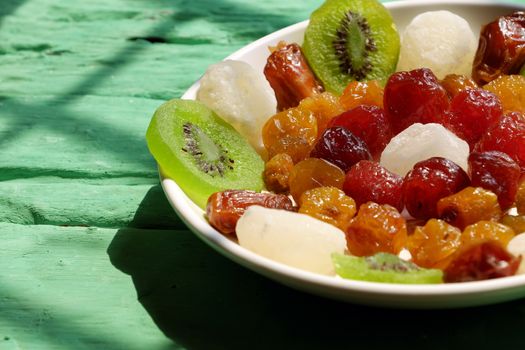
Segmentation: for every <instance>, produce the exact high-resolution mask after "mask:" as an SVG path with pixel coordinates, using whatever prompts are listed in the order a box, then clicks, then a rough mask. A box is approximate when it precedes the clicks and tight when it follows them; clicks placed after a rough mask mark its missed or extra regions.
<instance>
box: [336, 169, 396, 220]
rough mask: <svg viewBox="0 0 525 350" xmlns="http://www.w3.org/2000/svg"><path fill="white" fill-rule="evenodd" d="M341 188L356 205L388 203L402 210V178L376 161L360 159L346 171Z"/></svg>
mask: <svg viewBox="0 0 525 350" xmlns="http://www.w3.org/2000/svg"><path fill="white" fill-rule="evenodd" d="M343 190H344V191H345V193H346V194H347V195H349V196H350V197H352V198H353V199H354V200H355V201H356V203H357V205H358V206H360V205H361V204H364V203H366V202H375V203H378V204H389V205H391V206H393V207H394V208H396V209H397V210H399V211H402V210H403V207H404V205H403V178H402V177H401V176H399V175H397V174H394V173H392V172H390V171H388V170H387V169H385V168H384V167H382V166H381V165H379V163H376V162H372V161H369V160H362V161H360V162H359V163H357V164H356V165H354V166H353V167H351V168H350V170H349V171H348V172H347V173H346V177H345V182H344V184H343Z"/></svg>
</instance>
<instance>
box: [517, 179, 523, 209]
mask: <svg viewBox="0 0 525 350" xmlns="http://www.w3.org/2000/svg"><path fill="white" fill-rule="evenodd" d="M516 209H517V210H518V213H519V214H520V215H525V181H522V182H521V183H520V185H519V187H518V192H517V193H516Z"/></svg>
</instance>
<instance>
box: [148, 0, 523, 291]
mask: <svg viewBox="0 0 525 350" xmlns="http://www.w3.org/2000/svg"><path fill="white" fill-rule="evenodd" d="M438 17H439V21H432V20H425V19H428V18H434V19H435V18H438ZM443 21H445V22H446V21H448V22H449V25H443ZM310 23H311V24H310V25H309V26H308V28H307V30H306V33H305V43H304V46H303V47H300V46H299V45H298V44H296V43H292V44H286V43H278V44H276V46H275V47H273V48H271V50H272V52H271V54H270V56H269V57H268V60H267V64H266V66H265V68H264V76H265V77H266V80H267V82H266V81H264V79H251V78H246V77H247V76H253V75H254V74H261V73H262V72H259V73H257V72H252V71H250V70H249V68H247V67H246V66H244V65H245V64H244V63H241V62H235V63H233V62H231V61H230V62H229V61H225V62H223V63H220V64H218V65H215V66H213V67H211V68H210V69H209V70H208V72H207V73H206V74H205V76H204V78H203V83H204V84H203V85H204V87H203V88H201V91H200V92H199V99H200V100H201V101H202V102H204V104H206V106H208V108H210V109H212V110H214V111H216V112H217V113H218V114H219V115H220V116H221V117H222V116H223V115H226V117H224V118H225V119H226V120H228V121H230V122H231V123H232V125H233V127H234V128H235V129H236V130H237V131H238V132H239V133H240V134H241V135H243V136H244V137H245V138H246V139H247V140H248V141H249V142H250V144H251V145H252V146H253V148H254V149H255V150H257V152H258V153H259V155H260V156H261V157H262V158H263V159H265V162H264V171H263V170H262V169H260V165H259V163H258V161H256V160H254V157H253V155H254V154H253V153H254V151H253V149H252V148H251V147H250V146H248V144H244V145H242V144H240V143H239V142H237V141H235V142H233V141H231V140H230V139H232V140H235V139H236V138H235V137H233V136H231V133H232V132H233V130H228V133H229V134H228V135H226V134H221V133H220V132H219V131H216V130H215V127H214V125H213V124H212V119H213V118H211V117H208V118H207V119H206V121H205V122H199V123H197V121H196V120H195V121H194V119H190V118H189V117H188V118H187V119H188V120H186V121H185V122H184V121H183V122H177V123H178V124H177V125H179V124H180V125H183V130H182V132H181V135H182V136H181V137H179V138H180V140H179V141H177V142H178V143H177V144H176V145H175V146H174V147H171V148H170V151H173V152H175V151H176V149H177V148H179V149H181V150H182V151H183V152H182V153H184V156H185V157H186V158H184V159H183V160H182V161H179V163H177V164H176V165H175V166H174V165H173V164H172V162H170V161H169V160H164V158H162V157H158V156H157V155H156V151H155V149H154V147H152V145H154V146H155V145H157V148H159V149H161V150H163V149H165V148H166V147H165V146H162V147H161V146H158V144H159V142H158V138H157V136H156V135H154V134H155V133H157V134H159V133H160V134H161V136H162V135H164V136H162V137H164V138H168V136H165V134H166V132H165V130H166V129H169V128H170V127H171V126H159V125H158V124H159V122H158V121H155V124H154V123H152V125H153V126H150V130H148V144H149V145H150V149H151V150H152V153H153V154H154V155H155V157H156V159H157V160H158V162H159V164H160V165H161V167H163V168H164V169H168V174H170V176H174V178H175V179H176V180H177V182H178V183H179V182H180V183H179V185H180V184H181V183H183V182H184V181H185V180H183V179H181V180H179V178H177V177H176V176H177V174H178V173H181V170H180V168H184V169H187V168H192V170H191V171H193V172H199V175H198V176H199V178H200V177H203V176H204V177H208V178H211V179H209V182H211V183H213V185H214V187H213V186H212V187H213V188H220V189H219V190H218V191H213V192H215V193H213V192H210V189H209V188H206V189H200V188H199V189H196V185H195V184H193V183H191V184H190V185H189V186H190V188H189V189H188V188H184V187H183V186H181V187H183V189H184V190H185V191H186V192H187V193H189V194H190V196H191V194H192V193H194V192H199V194H198V195H194V196H195V197H197V198H202V197H203V196H204V195H206V196H209V199H208V202H207V207H206V214H207V218H208V220H209V222H210V224H211V225H213V226H214V227H215V228H216V229H217V230H218V231H220V232H221V233H223V234H225V235H227V236H229V237H232V238H238V240H239V243H240V244H241V245H242V246H244V247H246V248H248V249H250V250H252V251H254V252H256V253H258V254H261V255H264V256H266V257H269V258H271V259H274V260H276V261H280V262H283V263H285V264H288V265H291V266H295V267H299V268H302V269H305V270H309V271H314V272H317V273H323V274H334V272H335V273H337V274H338V275H339V276H341V277H344V278H350V279H361V280H367V281H376V282H391V283H440V282H443V281H444V282H465V281H477V280H484V279H492V278H497V277H505V276H511V275H514V274H516V273H524V272H525V263H524V262H523V261H522V256H521V255H522V254H525V238H524V237H525V233H522V232H525V181H522V179H523V178H524V177H523V174H524V173H525V77H523V76H521V75H519V73H520V70H522V69H525V68H522V67H523V66H524V64H525V51H524V50H525V49H524V48H525V44H523V43H524V42H525V13H523V12H515V13H513V14H510V15H508V16H502V17H499V18H497V19H495V20H494V21H493V22H491V23H489V24H487V25H485V26H483V28H481V34H480V43H479V46H477V50H476V45H475V44H473V43H472V40H473V38H475V36H474V34H473V33H472V30H471V29H470V26H469V24H468V23H467V22H466V21H465V20H464V19H462V18H461V17H459V16H457V15H455V14H452V13H450V12H448V11H439V12H436V13H424V14H421V15H419V16H417V17H416V18H414V20H413V22H412V23H411V24H410V25H409V26H408V27H407V28H406V31H405V33H404V34H403V36H404V38H406V40H404V41H403V44H401V45H400V41H399V36H398V34H397V31H396V30H395V25H394V24H393V22H392V18H391V17H390V14H389V13H388V11H387V10H386V9H384V7H382V5H381V4H379V3H378V2H377V1H376V0H343V1H340V0H328V1H326V2H325V4H323V5H322V6H321V8H320V9H318V10H317V11H315V12H314V13H313V14H312V17H311V22H310ZM422 27H424V28H425V31H422V30H421V28H422ZM447 30H449V31H452V32H454V31H456V32H460V33H465V32H466V33H467V34H468V35H462V37H459V36H458V35H451V34H450V33H451V32H448V34H447V32H446V31H447ZM444 31H445V32H444ZM422 32H424V33H427V35H429V40H427V41H428V42H432V44H433V45H434V46H435V47H439V48H440V52H439V53H438V54H436V55H438V56H436V57H430V58H429V55H428V53H429V50H430V48H425V47H419V46H418V43H419V45H426V43H425V40H424V38H421V37H420V35H421V33H422ZM471 34H472V35H471ZM385 38H388V39H389V40H385ZM474 40H475V39H474ZM399 52H401V56H399ZM423 56H425V57H423ZM399 57H400V64H399V66H398V69H400V68H401V69H405V70H400V71H397V72H396V71H395V62H397V61H398V58H399ZM418 57H419V58H418ZM393 62H394V63H393ZM239 65H242V67H241V68H239V67H237V66H239ZM429 67H430V68H432V69H430V68H429ZM465 67H467V68H468V69H466V68H465ZM239 69H242V71H239ZM434 71H435V72H436V73H437V74H438V76H436V74H434ZM468 72H471V76H469V73H468ZM232 77H234V78H232ZM270 87H271V88H270ZM272 90H273V92H274V94H268V91H272ZM258 91H263V92H264V93H261V94H259V95H258V94H257V92H258ZM237 92H239V94H240V95H242V96H244V97H245V98H247V99H249V101H244V100H242V99H239V96H238V95H239V94H237ZM254 99H256V101H255V100H254ZM177 103H180V102H177ZM188 103H190V104H191V103H195V104H197V105H198V108H197V107H191V108H193V109H195V110H197V109H199V108H200V109H201V110H206V107H204V106H202V105H200V103H198V102H188ZM177 108H179V107H178V106H177ZM180 108H182V107H180ZM180 108H179V109H180ZM185 108H186V109H190V108H189V107H187V106H186V107H185ZM250 108H254V109H253V110H250ZM193 109H192V111H193ZM272 109H273V111H272V112H268V111H269V110H272ZM246 110H249V113H248V115H246V114H243V113H244V112H243V111H246ZM158 113H159V112H158ZM185 113H186V114H185ZM202 113H204V112H202ZM206 113H208V114H210V113H211V114H210V115H212V114H213V113H212V112H209V111H208V112H206ZM160 114H161V115H164V114H165V112H162V113H160ZM187 114H189V112H186V111H182V112H180V113H179V115H178V116H177V117H178V118H181V115H182V118H183V119H184V118H186V115H187ZM191 118H194V117H193V116H192V117H191ZM168 119H169V118H168ZM195 119H196V118H195ZM171 123H172V124H173V123H174V122H171ZM187 125H190V126H187ZM159 129H160V130H161V132H158V131H157V130H159ZM163 130H164V133H163V132H162V131H163ZM171 132H172V131H171ZM206 135H208V136H206ZM174 138H176V136H174ZM181 140H182V141H181ZM165 142H167V143H169V142H173V141H172V140H167V141H165ZM230 143H234V145H233V146H232V147H234V148H233V151H232V152H230V150H229V149H228V148H227V147H226V146H225V145H226V144H228V145H229V144H230ZM160 144H162V143H160ZM163 147H164V148H163ZM242 147H245V148H247V150H242V151H241V150H240V148H242ZM248 149H249V150H248ZM162 152H164V151H162ZM209 159H211V160H213V162H208V160H209ZM181 162H182V165H181ZM184 162H185V163H184ZM210 166H211V168H210ZM175 168H177V169H179V170H173V171H171V172H170V171H169V170H170V169H175ZM257 169H260V172H261V173H262V180H264V183H265V187H266V189H267V190H268V191H269V192H259V193H257V191H259V189H258V188H257V186H258V185H257V181H256V180H257V179H253V176H254V175H253V173H254V172H257V171H258V170H257ZM203 172H205V173H206V174H205V175H203V174H202V173H203ZM172 174H173V175H172ZM183 176H186V177H188V176H189V175H188V172H185V173H183ZM258 180H261V177H258ZM236 181H238V182H236ZM247 183H249V184H250V186H251V187H250V188H248V187H246V184H247ZM232 184H233V186H232ZM225 186H229V187H225ZM208 187H210V186H208ZM250 190H254V191H255V192H254V191H250ZM212 193H213V194H212ZM210 195H211V196H210ZM192 198H193V197H192ZM407 260H409V261H407Z"/></svg>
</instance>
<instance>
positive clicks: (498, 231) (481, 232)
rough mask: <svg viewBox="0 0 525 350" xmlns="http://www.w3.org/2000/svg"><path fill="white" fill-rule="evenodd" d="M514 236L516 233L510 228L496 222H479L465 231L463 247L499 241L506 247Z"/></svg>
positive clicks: (462, 241)
mask: <svg viewBox="0 0 525 350" xmlns="http://www.w3.org/2000/svg"><path fill="white" fill-rule="evenodd" d="M514 236H515V233H514V231H513V230H512V229H511V228H510V227H508V226H505V225H503V224H500V223H497V222H494V221H478V222H476V223H475V224H472V225H469V226H467V227H466V228H465V229H464V230H463V233H462V234H461V245H462V246H463V247H466V246H468V245H471V244H475V243H479V242H485V241H498V242H500V243H501V244H502V245H503V246H504V247H506V246H507V244H508V243H509V241H510V240H511V239H512V238H513V237H514Z"/></svg>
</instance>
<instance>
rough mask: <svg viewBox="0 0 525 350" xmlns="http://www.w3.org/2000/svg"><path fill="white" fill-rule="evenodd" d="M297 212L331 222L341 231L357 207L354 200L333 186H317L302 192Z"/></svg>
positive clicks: (344, 229)
mask: <svg viewBox="0 0 525 350" xmlns="http://www.w3.org/2000/svg"><path fill="white" fill-rule="evenodd" d="M299 204H300V207H299V213H301V214H306V215H310V216H312V217H314V218H316V219H319V220H321V221H324V222H327V223H329V224H332V225H334V226H336V227H338V228H340V229H341V230H343V231H346V228H347V227H348V225H349V224H350V220H351V219H352V218H353V217H354V215H355V213H356V211H357V207H356V205H355V201H354V200H353V199H352V198H350V197H348V196H347V195H345V193H344V192H343V191H341V190H340V189H338V188H335V187H317V188H313V189H311V190H308V191H306V192H304V193H303V194H302V195H301V198H300V200H299Z"/></svg>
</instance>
